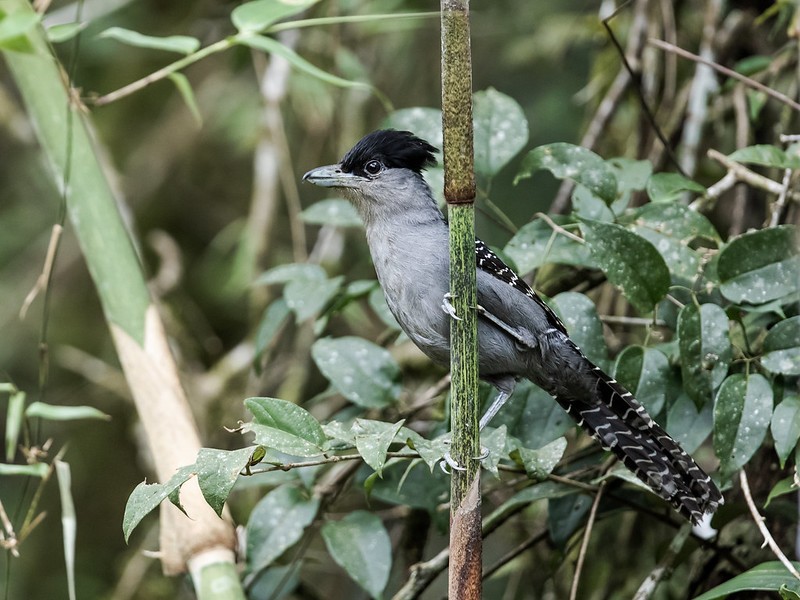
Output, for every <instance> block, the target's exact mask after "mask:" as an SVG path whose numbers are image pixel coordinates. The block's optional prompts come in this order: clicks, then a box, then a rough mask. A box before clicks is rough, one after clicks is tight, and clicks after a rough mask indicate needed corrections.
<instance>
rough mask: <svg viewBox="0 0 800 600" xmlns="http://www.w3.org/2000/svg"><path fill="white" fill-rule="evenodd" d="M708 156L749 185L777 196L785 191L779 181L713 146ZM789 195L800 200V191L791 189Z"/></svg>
mask: <svg viewBox="0 0 800 600" xmlns="http://www.w3.org/2000/svg"><path fill="white" fill-rule="evenodd" d="M708 157H709V158H711V159H713V160H715V161H717V162H718V163H720V164H721V165H722V166H724V167H725V168H726V169H728V170H729V171H732V172H733V173H734V175H736V178H737V179H738V180H739V181H744V182H745V183H746V184H748V185H751V186H753V187H756V188H759V189H761V190H764V191H765V192H769V193H770V194H775V195H776V196H777V195H779V194H780V193H781V192H782V191H783V185H781V184H780V183H778V182H777V181H773V180H772V179H770V178H769V177H764V176H763V175H759V174H758V173H755V172H753V171H751V170H750V169H748V168H747V167H745V166H744V165H742V164H740V163H737V162H736V161H733V160H731V159H730V158H728V157H727V156H725V155H724V154H722V153H721V152H718V151H716V150H714V149H713V148H711V149H710V150H709V151H708ZM787 196H788V197H789V198H791V199H792V200H798V201H800V193H797V192H794V191H790V192H788V193H787Z"/></svg>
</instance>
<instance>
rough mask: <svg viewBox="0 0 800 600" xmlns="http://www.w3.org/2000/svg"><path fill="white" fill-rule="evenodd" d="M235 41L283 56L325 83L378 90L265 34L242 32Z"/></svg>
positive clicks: (297, 67) (290, 62)
mask: <svg viewBox="0 0 800 600" xmlns="http://www.w3.org/2000/svg"><path fill="white" fill-rule="evenodd" d="M245 6H246V5H245ZM234 12H236V11H234ZM235 41H236V42H238V43H240V44H244V45H245V46H248V47H250V48H253V49H255V50H261V51H262V52H266V53H267V54H275V55H276V56H280V57H281V58H284V59H286V60H287V61H288V62H289V64H291V65H292V66H293V67H294V68H296V69H298V70H300V71H302V72H304V73H306V74H307V75H311V76H312V77H316V78H317V79H319V80H320V81H324V82H325V83H329V84H331V85H335V86H338V87H344V88H351V87H355V88H363V89H366V90H370V91H372V92H376V90H375V88H374V87H373V86H371V85H369V84H368V83H362V82H360V81H350V80H349V79H342V78H341V77H337V76H336V75H332V74H330V73H328V72H327V71H323V70H322V69H320V68H319V67H316V66H314V65H313V64H311V63H310V62H308V61H307V60H306V59H305V58H303V57H302V56H300V55H299V54H297V52H295V51H294V50H292V49H291V48H288V47H287V46H284V45H283V44H281V43H280V42H277V41H275V40H273V39H272V38H268V37H264V36H263V35H255V34H250V33H247V34H245V33H240V34H238V35H237V36H236V37H235Z"/></svg>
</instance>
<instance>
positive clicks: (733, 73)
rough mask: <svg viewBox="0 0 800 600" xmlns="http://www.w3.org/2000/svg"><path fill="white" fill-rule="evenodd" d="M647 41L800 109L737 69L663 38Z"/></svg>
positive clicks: (782, 95)
mask: <svg viewBox="0 0 800 600" xmlns="http://www.w3.org/2000/svg"><path fill="white" fill-rule="evenodd" d="M647 43H648V44H649V45H651V46H654V47H656V48H659V49H660V50H664V51H665V52H672V53H674V54H677V55H678V56H681V57H683V58H686V59H688V60H693V61H695V62H698V63H702V64H704V65H708V66H709V67H711V68H712V69H714V70H715V71H718V72H720V73H722V74H723V75H726V76H727V77H730V78H732V79H736V80H737V81H741V82H742V83H744V84H745V85H746V86H748V87H751V88H753V89H756V90H758V91H759V92H764V93H765V94H766V95H767V96H769V97H771V98H774V99H775V100H777V101H779V102H783V103H784V104H786V105H787V106H789V107H791V108H793V109H794V110H796V111H800V104H798V103H797V102H795V101H794V100H792V99H791V98H789V96H787V95H785V94H781V93H780V92H778V91H775V90H773V89H772V88H771V87H768V86H766V85H764V84H763V83H760V82H758V81H756V80H755V79H751V78H750V77H746V76H744V75H742V74H741V73H737V72H736V71H733V70H731V69H729V68H727V67H723V66H722V65H720V64H717V63H715V62H712V61H710V60H706V59H705V58H703V57H701V56H697V54H692V53H691V52H688V51H686V50H684V49H683V48H680V47H679V46H675V45H674V44H670V43H667V42H665V41H663V40H656V39H652V38H651V39H649V40H647Z"/></svg>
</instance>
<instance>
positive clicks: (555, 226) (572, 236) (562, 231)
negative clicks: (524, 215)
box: [533, 212, 586, 244]
mask: <svg viewBox="0 0 800 600" xmlns="http://www.w3.org/2000/svg"><path fill="white" fill-rule="evenodd" d="M533 216H534V217H539V218H540V219H542V221H544V222H545V223H547V224H548V225H549V226H550V228H551V229H552V230H553V231H555V232H556V233H560V234H561V235H563V236H566V237H568V238H569V239H571V240H572V241H574V242H578V243H579V244H585V243H586V240H584V239H583V238H581V237H578V236H577V235H575V234H574V233H570V232H569V231H567V230H566V229H564V228H563V227H561V225H559V224H558V223H556V222H555V221H553V219H551V218H550V217H548V216H547V215H546V214H544V213H541V212H538V213H536V214H535V215H533Z"/></svg>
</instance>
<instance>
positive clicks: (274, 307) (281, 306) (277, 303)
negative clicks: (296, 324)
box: [256, 298, 289, 360]
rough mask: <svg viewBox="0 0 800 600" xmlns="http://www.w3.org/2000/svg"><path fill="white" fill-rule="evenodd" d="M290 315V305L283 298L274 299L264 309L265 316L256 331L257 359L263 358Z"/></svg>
mask: <svg viewBox="0 0 800 600" xmlns="http://www.w3.org/2000/svg"><path fill="white" fill-rule="evenodd" d="M288 316H289V307H288V306H287V305H286V300H284V299H283V298H278V299H276V300H274V301H273V302H272V303H270V305H269V306H268V307H267V309H266V310H265V311H264V316H263V317H262V318H261V323H260V324H259V325H258V331H257V333H256V360H258V359H259V358H261V355H262V354H263V353H264V351H265V350H266V349H267V348H268V347H269V345H270V344H271V343H272V341H273V340H274V339H275V336H276V335H278V332H279V331H280V329H281V327H283V325H284V324H285V323H286V320H287V317H288Z"/></svg>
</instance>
